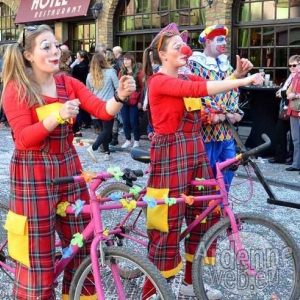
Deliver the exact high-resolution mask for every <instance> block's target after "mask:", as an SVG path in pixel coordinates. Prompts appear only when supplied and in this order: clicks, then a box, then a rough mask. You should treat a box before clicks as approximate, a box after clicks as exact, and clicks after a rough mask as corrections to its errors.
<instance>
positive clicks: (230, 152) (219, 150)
mask: <svg viewBox="0 0 300 300" xmlns="http://www.w3.org/2000/svg"><path fill="white" fill-rule="evenodd" d="M204 145H205V149H206V153H207V156H208V158H209V162H210V165H211V167H212V169H213V172H214V174H215V176H216V163H217V162H223V161H225V160H226V159H228V158H233V157H235V156H236V150H235V144H234V140H233V139H231V140H225V141H222V142H215V141H211V142H208V143H204ZM222 174H223V176H224V182H225V186H226V191H227V192H229V188H230V184H231V181H232V179H233V176H234V172H233V171H230V170H227V171H225V172H222Z"/></svg>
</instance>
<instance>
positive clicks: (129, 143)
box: [121, 140, 131, 149]
mask: <svg viewBox="0 0 300 300" xmlns="http://www.w3.org/2000/svg"><path fill="white" fill-rule="evenodd" d="M130 146H131V142H130V141H129V140H126V142H125V143H124V144H123V145H122V146H121V148H123V149H125V148H128V147H130Z"/></svg>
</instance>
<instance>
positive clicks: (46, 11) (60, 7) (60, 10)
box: [15, 0, 90, 24]
mask: <svg viewBox="0 0 300 300" xmlns="http://www.w3.org/2000/svg"><path fill="white" fill-rule="evenodd" d="M89 3H90V1H88V0H85V1H82V0H22V1H21V3H20V6H19V9H18V13H17V17H16V20H15V23H16V24H20V23H29V22H39V21H47V20H54V19H65V18H72V17H77V16H84V15H86V13H87V10H88V7H89Z"/></svg>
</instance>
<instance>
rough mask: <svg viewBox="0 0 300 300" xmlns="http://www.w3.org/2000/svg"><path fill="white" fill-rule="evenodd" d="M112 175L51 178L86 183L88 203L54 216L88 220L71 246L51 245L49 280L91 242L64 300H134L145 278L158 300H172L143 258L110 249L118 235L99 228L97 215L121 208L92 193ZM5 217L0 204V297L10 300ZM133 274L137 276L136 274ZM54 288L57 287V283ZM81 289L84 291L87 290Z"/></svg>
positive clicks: (128, 251) (11, 274)
mask: <svg viewBox="0 0 300 300" xmlns="http://www.w3.org/2000/svg"><path fill="white" fill-rule="evenodd" d="M119 175H120V174H119ZM121 175H122V174H121ZM113 176H114V174H112V173H107V172H101V173H98V174H93V175H91V177H89V179H90V180H87V177H84V176H74V177H67V178H56V179H54V180H53V184H67V183H71V182H76V181H82V180H86V181H87V183H88V184H89V188H90V195H91V199H90V205H83V203H82V202H81V203H76V205H75V207H72V205H69V206H68V207H65V208H62V207H61V208H60V213H62V211H63V212H64V213H66V214H78V213H83V214H91V221H90V223H89V224H88V226H87V227H86V228H85V229H84V231H83V232H81V233H76V234H75V235H74V238H73V239H72V241H71V244H70V245H69V247H67V248H66V249H62V251H60V250H59V247H60V243H59V241H58V242H57V245H56V246H57V249H58V252H57V255H56V257H57V261H56V266H55V278H58V276H59V275H60V274H61V273H62V272H63V270H64V269H65V267H66V266H67V265H68V263H69V262H70V261H71V260H72V259H73V257H74V256H75V255H76V253H77V252H78V250H79V249H80V247H81V246H82V244H83V243H84V242H85V241H87V240H90V239H92V246H91V254H90V256H88V257H87V258H86V259H85V260H84V261H83V262H82V264H81V265H80V266H79V268H78V269H77V271H76V273H75V275H74V277H73V280H72V282H71V288H70V293H69V297H70V299H72V300H79V299H116V300H119V299H121V300H125V299H132V300H136V299H140V296H141V291H142V288H143V286H144V281H145V279H146V278H148V279H149V280H150V281H151V282H152V283H153V285H154V286H155V287H156V291H157V296H158V297H159V299H165V300H169V299H175V296H174V294H173V292H172V289H171V287H170V285H168V283H167V281H166V279H165V278H163V276H162V275H161V273H160V272H159V271H158V270H157V269H156V267H155V266H154V265H152V264H151V263H150V262H149V261H148V260H147V259H145V257H143V256H141V255H139V254H138V253H136V252H134V251H132V250H131V249H125V248H124V247H122V248H121V247H118V246H115V244H116V238H115V237H116V235H118V234H121V233H122V232H121V230H120V229H116V230H107V229H106V228H104V226H103V222H102V217H101V215H102V212H103V211H106V210H110V211H113V210H119V209H122V208H124V205H122V204H121V203H110V204H108V205H101V203H100V202H99V199H98V197H97V195H96V192H95V191H96V190H97V188H98V187H99V185H100V184H101V182H103V181H105V180H107V179H109V178H112V177H113ZM79 201H81V200H79ZM141 206H146V204H145V203H143V202H140V203H138V204H137V207H141ZM7 213H8V208H7V207H6V206H5V205H3V204H0V223H1V225H0V238H1V240H0V280H1V283H2V287H4V286H5V291H3V294H2V292H1V299H13V295H12V287H13V280H14V261H13V260H12V259H11V258H10V257H9V254H8V250H7V233H6V231H5V230H4V228H3V226H4V223H5V220H6V215H7ZM137 270H138V273H139V276H136V271H137ZM87 283H88V284H87ZM54 284H56V285H57V284H58V281H56V282H55V283H54ZM86 286H88V287H89V288H88V289H87V288H86ZM150 296H151V295H149V299H150ZM2 297H3V298H2Z"/></svg>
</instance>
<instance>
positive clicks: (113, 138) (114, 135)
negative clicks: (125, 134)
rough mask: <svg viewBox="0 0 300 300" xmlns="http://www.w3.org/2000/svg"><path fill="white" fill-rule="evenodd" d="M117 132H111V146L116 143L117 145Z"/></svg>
mask: <svg viewBox="0 0 300 300" xmlns="http://www.w3.org/2000/svg"><path fill="white" fill-rule="evenodd" d="M118 135H119V134H118V132H113V133H112V140H111V142H110V145H111V146H117V145H119V142H118Z"/></svg>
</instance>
